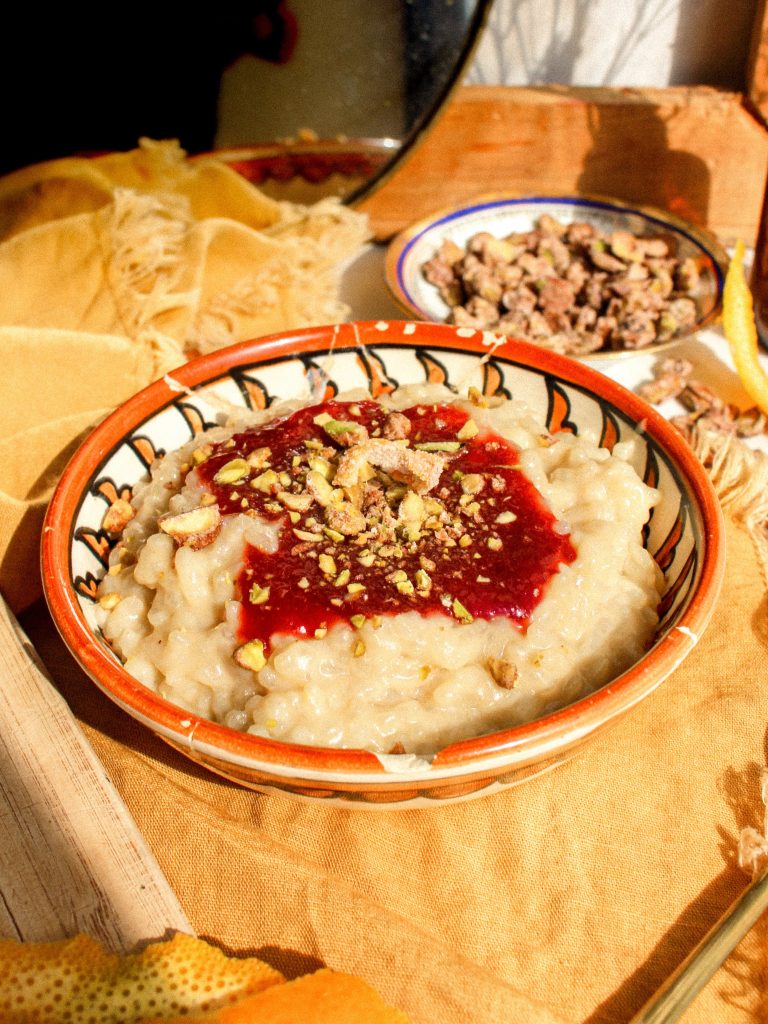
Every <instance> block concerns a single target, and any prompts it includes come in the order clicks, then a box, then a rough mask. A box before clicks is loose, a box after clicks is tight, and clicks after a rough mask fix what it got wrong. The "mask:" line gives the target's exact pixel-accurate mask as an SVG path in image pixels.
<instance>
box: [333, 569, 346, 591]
mask: <svg viewBox="0 0 768 1024" xmlns="http://www.w3.org/2000/svg"><path fill="white" fill-rule="evenodd" d="M349 577H350V572H349V569H342V570H341V572H340V573H339V575H338V576H337V577H336V579H335V580H334V581H333V585H334V587H346V585H347V584H348V583H349Z"/></svg>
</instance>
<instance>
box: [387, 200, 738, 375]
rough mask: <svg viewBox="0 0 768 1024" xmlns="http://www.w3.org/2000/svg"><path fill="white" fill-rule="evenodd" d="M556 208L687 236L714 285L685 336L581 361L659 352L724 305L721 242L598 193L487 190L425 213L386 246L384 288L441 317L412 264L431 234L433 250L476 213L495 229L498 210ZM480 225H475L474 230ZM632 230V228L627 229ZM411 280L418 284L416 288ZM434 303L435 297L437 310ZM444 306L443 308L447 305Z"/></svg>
mask: <svg viewBox="0 0 768 1024" xmlns="http://www.w3.org/2000/svg"><path fill="white" fill-rule="evenodd" d="M553 205H555V206H559V207H574V208H575V207H581V208H582V209H583V210H587V209H588V210H590V211H592V212H593V213H594V214H595V216H596V217H597V218H598V219H599V218H600V217H601V216H605V217H611V216H613V215H614V214H615V215H617V216H618V217H619V218H624V219H625V220H626V221H627V222H628V223H631V222H633V221H641V222H642V223H643V224H645V225H647V226H648V227H649V228H651V229H652V230H655V231H658V232H662V233H663V232H670V231H671V232H673V233H674V234H676V235H678V236H680V237H681V238H683V239H685V240H686V242H688V243H689V244H690V245H691V246H692V247H693V248H694V249H695V250H696V251H697V252H698V253H699V254H700V256H701V259H702V261H703V263H704V267H705V268H706V271H707V274H708V276H709V279H710V283H711V285H712V294H711V296H709V297H708V304H707V305H706V306H705V307H704V308H703V309H701V310H700V312H699V317H698V319H697V322H696V326H695V327H694V328H692V329H691V331H689V332H686V334H681V335H679V336H678V337H676V338H673V339H671V340H670V341H664V342H660V343H658V344H654V345H650V346H648V347H646V348H641V349H622V350H617V351H599V352H592V353H587V354H585V355H582V356H579V358H580V359H586V360H590V359H595V360H596V359H606V358H610V359H615V358H622V357H624V358H626V357H628V356H632V355H636V354H642V353H648V352H659V351H662V350H665V349H667V348H669V347H671V346H672V345H674V344H676V343H677V342H678V341H679V340H680V339H681V338H682V337H685V336H687V335H689V334H691V333H693V332H694V331H699V330H702V329H703V328H704V327H706V326H707V325H708V324H710V323H712V321H713V320H714V319H715V318H716V317H717V315H718V314H719V312H720V308H721V305H722V292H723V284H724V281H725V269H726V267H727V263H728V256H727V253H726V251H725V249H724V248H723V247H722V246H721V245H720V243H719V242H718V240H717V238H716V237H715V236H714V235H712V234H711V233H710V232H708V231H705V230H703V229H701V228H698V227H696V226H694V225H693V224H689V223H687V222H686V221H684V220H681V219H680V218H679V217H676V216H675V215H674V214H672V213H668V212H666V211H665V210H659V209H657V208H655V207H652V206H632V205H631V204H629V203H627V202H624V201H622V200H620V199H613V198H611V197H610V196H598V195H574V194H565V193H563V194H556V193H551V194H549V195H545V196H531V195H528V196H525V195H515V194H510V193H507V194H500V193H488V194H483V195H479V196H476V197H475V198H474V199H473V200H472V202H471V203H467V204H466V205H464V206H459V207H452V208H445V209H441V210H437V211H435V212H434V213H432V214H430V215H429V216H427V217H423V218H421V219H419V220H418V221H415V222H414V223H413V224H410V225H409V226H408V227H407V228H405V229H404V230H403V231H401V232H400V233H399V234H398V235H397V236H396V237H395V238H394V239H393V240H392V241H391V242H390V244H389V247H388V249H387V256H386V279H387V286H388V288H389V290H390V292H391V294H392V297H393V298H394V300H395V301H396V303H397V304H398V306H399V307H400V308H401V309H402V310H403V311H404V312H405V313H406V314H407V315H408V316H409V317H417V318H418V319H420V320H436V322H440V320H439V319H438V318H437V317H436V316H435V310H433V308H432V306H431V304H426V303H425V301H424V300H423V299H422V298H421V297H420V295H419V292H418V286H419V285H420V283H421V282H420V278H417V277H416V275H417V274H418V275H420V267H421V263H422V260H421V258H419V262H418V265H414V264H413V260H414V259H415V258H416V256H415V253H416V252H417V251H418V250H417V247H418V246H420V245H421V243H423V242H424V241H425V240H426V239H429V238H430V237H431V236H434V237H435V244H434V245H430V247H429V248H430V254H431V251H432V250H433V249H434V248H436V245H437V242H439V241H440V239H441V238H442V237H443V236H444V234H445V233H446V232H447V231H450V230H451V228H455V227H456V226H457V225H460V224H461V222H462V221H467V222H471V221H473V220H474V219H475V218H476V217H478V216H479V217H481V218H484V219H485V218H487V220H486V221H485V222H484V223H483V225H482V228H483V229H485V230H491V231H492V230H493V229H492V227H491V226H490V224H491V222H492V216H493V214H494V212H495V211H497V210H499V211H500V212H501V214H502V215H505V214H507V213H511V214H513V213H514V211H515V209H516V208H518V207H519V208H524V207H532V208H534V209H537V210H540V212H541V213H546V212H551V208H552V206H553ZM479 228H480V225H478V229H479ZM630 230H633V229H631V228H630ZM414 280H416V282H417V286H416V287H414V283H413V282H414ZM423 287H424V288H426V289H429V291H430V293H431V291H432V290H433V288H432V286H430V285H428V284H426V282H425V283H424V285H423ZM436 307H437V300H436V304H435V309H436ZM446 308H447V307H446Z"/></svg>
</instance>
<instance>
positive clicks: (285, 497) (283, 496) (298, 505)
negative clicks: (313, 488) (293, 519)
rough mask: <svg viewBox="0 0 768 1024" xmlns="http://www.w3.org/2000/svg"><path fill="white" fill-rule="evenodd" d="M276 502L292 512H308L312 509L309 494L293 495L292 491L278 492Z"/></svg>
mask: <svg viewBox="0 0 768 1024" xmlns="http://www.w3.org/2000/svg"><path fill="white" fill-rule="evenodd" d="M277 500H278V501H279V502H281V503H282V504H283V505H285V507H286V508H289V509H293V511H294V512H309V510H310V508H311V507H312V495H311V494H294V493H293V492H292V491H278V492H277Z"/></svg>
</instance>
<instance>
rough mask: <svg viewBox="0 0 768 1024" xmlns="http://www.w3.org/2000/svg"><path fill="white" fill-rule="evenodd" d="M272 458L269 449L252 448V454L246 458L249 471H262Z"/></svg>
mask: <svg viewBox="0 0 768 1024" xmlns="http://www.w3.org/2000/svg"><path fill="white" fill-rule="evenodd" d="M271 457H272V452H271V451H270V450H269V448H254V449H253V451H252V452H250V453H249V454H248V456H247V457H246V460H245V461H246V462H247V463H248V465H249V466H250V467H251V469H264V468H265V467H266V466H267V465H268V464H269V460H270V458H271Z"/></svg>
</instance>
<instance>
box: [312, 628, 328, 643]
mask: <svg viewBox="0 0 768 1024" xmlns="http://www.w3.org/2000/svg"><path fill="white" fill-rule="evenodd" d="M327 632H328V627H327V626H318V627H317V629H316V630H315V640H322V639H323V637H324V636H325V634H326V633H327Z"/></svg>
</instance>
